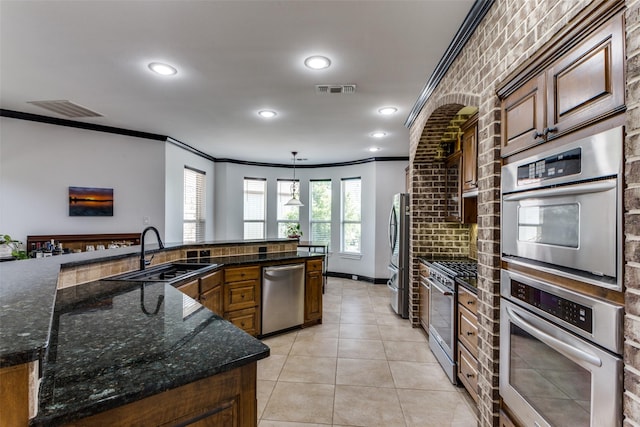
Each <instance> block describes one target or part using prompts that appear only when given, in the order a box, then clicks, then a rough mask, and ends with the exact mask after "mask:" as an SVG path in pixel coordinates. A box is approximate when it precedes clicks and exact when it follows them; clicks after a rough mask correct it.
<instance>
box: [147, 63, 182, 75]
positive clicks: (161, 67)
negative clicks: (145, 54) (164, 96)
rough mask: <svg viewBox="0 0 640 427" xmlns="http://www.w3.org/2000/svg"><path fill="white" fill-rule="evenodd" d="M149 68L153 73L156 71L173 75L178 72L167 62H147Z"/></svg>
mask: <svg viewBox="0 0 640 427" xmlns="http://www.w3.org/2000/svg"><path fill="white" fill-rule="evenodd" d="M149 69H150V70H151V71H153V72H154V73H158V74H160V75H163V76H173V75H174V74H177V73H178V70H176V69H175V68H174V67H172V66H171V65H168V64H162V63H160V62H152V63H151V64H149Z"/></svg>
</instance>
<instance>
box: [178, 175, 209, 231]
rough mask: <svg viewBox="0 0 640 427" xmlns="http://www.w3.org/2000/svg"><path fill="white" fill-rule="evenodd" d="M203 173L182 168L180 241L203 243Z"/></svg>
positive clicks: (204, 223) (204, 222)
mask: <svg viewBox="0 0 640 427" xmlns="http://www.w3.org/2000/svg"><path fill="white" fill-rule="evenodd" d="M204 184H205V173H204V172H201V171H198V170H195V169H191V168H189V167H185V168H184V204H183V212H184V213H183V226H182V240H183V241H184V242H203V241H204V235H205V225H206V221H205V188H204Z"/></svg>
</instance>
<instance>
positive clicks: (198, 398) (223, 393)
mask: <svg viewBox="0 0 640 427" xmlns="http://www.w3.org/2000/svg"><path fill="white" fill-rule="evenodd" d="M116 421H117V424H118V425H119V426H132V427H133V426H142V425H147V426H150V425H155V426H212V427H213V426H215V427H227V426H228V427H232V426H233V427H255V425H256V423H257V403H256V362H252V363H249V364H248V365H245V366H242V367H240V368H236V369H233V370H231V371H228V372H223V373H221V374H218V375H215V376H212V377H209V378H205V379H203V380H199V381H195V382H193V383H191V384H187V385H184V386H182V387H177V388H175V389H172V390H168V391H165V392H163V393H159V394H156V395H154V396H150V397H147V398H146V399H142V400H138V401H136V402H133V403H129V404H127V405H123V406H120V407H118V408H115V409H111V410H108V411H105V412H101V413H99V414H96V415H93V416H91V417H88V418H83V419H81V420H78V421H76V422H70V423H68V424H67V425H68V426H89V425H90V426H96V427H99V426H105V427H106V426H112V425H114V423H116Z"/></svg>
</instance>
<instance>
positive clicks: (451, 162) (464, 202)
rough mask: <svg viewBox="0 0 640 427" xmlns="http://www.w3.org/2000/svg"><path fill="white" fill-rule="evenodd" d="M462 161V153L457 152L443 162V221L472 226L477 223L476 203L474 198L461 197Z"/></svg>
mask: <svg viewBox="0 0 640 427" xmlns="http://www.w3.org/2000/svg"><path fill="white" fill-rule="evenodd" d="M462 160H463V157H462V152H461V151H457V152H455V153H453V154H452V155H450V156H449V157H447V160H446V161H445V219H446V221H449V222H461V223H464V224H473V223H476V222H477V221H478V201H477V198H475V197H462V171H463V163H462Z"/></svg>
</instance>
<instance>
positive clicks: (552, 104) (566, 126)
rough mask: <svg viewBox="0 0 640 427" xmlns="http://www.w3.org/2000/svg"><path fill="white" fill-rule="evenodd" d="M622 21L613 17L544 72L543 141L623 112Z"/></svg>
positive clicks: (623, 62)
mask: <svg viewBox="0 0 640 427" xmlns="http://www.w3.org/2000/svg"><path fill="white" fill-rule="evenodd" d="M624 66H625V61H624V20H623V16H622V13H620V14H618V15H616V16H614V17H613V18H612V19H610V20H609V21H608V22H607V23H606V24H605V25H603V26H601V27H600V28H598V29H597V30H596V31H595V32H593V33H592V34H591V35H589V36H588V37H587V38H586V39H585V40H583V41H582V42H580V43H579V44H578V45H576V46H575V47H574V48H572V49H571V50H570V51H569V52H568V53H566V54H565V55H563V56H562V57H561V58H560V60H558V61H557V62H555V63H554V64H553V65H552V66H551V67H550V68H549V69H548V71H547V100H548V109H547V120H546V121H547V128H546V129H547V132H546V133H547V134H548V135H547V138H548V139H552V138H554V137H555V136H559V135H562V134H565V133H567V132H570V131H572V130H575V129H577V128H578V127H582V126H588V125H590V124H592V123H594V122H596V121H598V120H601V119H603V118H606V117H608V116H610V115H611V114H616V113H618V112H620V111H623V109H624V104H625V100H624V98H625V93H624V92H625V86H624V85H625V79H624Z"/></svg>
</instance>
